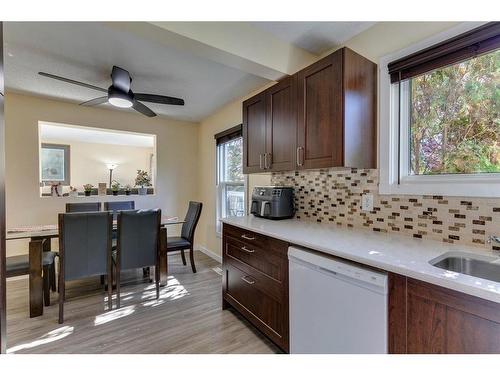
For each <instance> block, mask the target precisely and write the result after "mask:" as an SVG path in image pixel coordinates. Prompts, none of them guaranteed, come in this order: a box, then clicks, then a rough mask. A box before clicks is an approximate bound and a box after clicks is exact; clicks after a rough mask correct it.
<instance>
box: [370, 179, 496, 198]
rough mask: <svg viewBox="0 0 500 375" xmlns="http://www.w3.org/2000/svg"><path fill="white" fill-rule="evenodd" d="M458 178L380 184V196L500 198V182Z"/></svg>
mask: <svg viewBox="0 0 500 375" xmlns="http://www.w3.org/2000/svg"><path fill="white" fill-rule="evenodd" d="M457 178H458V177H456V178H452V179H450V180H448V181H447V182H445V181H439V182H437V181H427V182H425V181H418V182H417V181H411V182H410V181H403V182H402V183H401V184H399V185H398V184H384V183H380V185H379V193H380V194H382V195H383V194H396V195H397V194H399V195H443V196H451V197H485V198H500V181H498V180H494V181H492V182H488V183H485V182H483V181H481V182H457V180H456V179H457ZM462 181H463V180H462Z"/></svg>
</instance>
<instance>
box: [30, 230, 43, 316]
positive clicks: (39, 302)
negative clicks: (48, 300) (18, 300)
mask: <svg viewBox="0 0 500 375" xmlns="http://www.w3.org/2000/svg"><path fill="white" fill-rule="evenodd" d="M45 241H46V240H43V239H36V240H33V239H32V240H31V241H30V244H29V266H30V274H29V293H30V297H29V298H30V318H34V317H36V316H40V315H42V314H43V276H42V252H43V246H44V242H45Z"/></svg>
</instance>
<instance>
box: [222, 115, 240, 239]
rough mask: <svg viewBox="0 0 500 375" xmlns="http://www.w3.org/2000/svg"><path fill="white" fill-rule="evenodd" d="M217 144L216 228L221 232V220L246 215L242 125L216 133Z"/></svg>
mask: <svg viewBox="0 0 500 375" xmlns="http://www.w3.org/2000/svg"><path fill="white" fill-rule="evenodd" d="M215 139H216V144H217V198H216V200H217V217H216V230H217V233H218V234H220V233H221V230H222V225H221V222H220V220H221V219H223V218H226V217H234V216H244V215H245V207H246V204H245V202H246V198H245V192H246V183H245V176H244V175H243V137H242V131H241V125H238V126H235V127H234V128H231V129H228V130H226V131H224V132H221V133H219V134H216V135H215Z"/></svg>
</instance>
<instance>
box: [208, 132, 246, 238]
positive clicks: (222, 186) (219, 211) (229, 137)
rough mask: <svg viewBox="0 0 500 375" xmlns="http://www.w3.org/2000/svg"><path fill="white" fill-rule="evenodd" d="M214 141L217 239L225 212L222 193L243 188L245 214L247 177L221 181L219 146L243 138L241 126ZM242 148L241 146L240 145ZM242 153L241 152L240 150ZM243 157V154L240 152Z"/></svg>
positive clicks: (218, 135) (221, 134) (221, 163)
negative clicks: (235, 188)
mask: <svg viewBox="0 0 500 375" xmlns="http://www.w3.org/2000/svg"><path fill="white" fill-rule="evenodd" d="M214 138H215V139H216V145H215V163H216V165H215V173H216V175H215V185H216V189H215V190H216V209H215V232H216V235H217V236H218V237H221V236H222V225H221V219H222V218H224V217H225V216H223V213H224V212H225V206H224V205H225V202H226V199H223V197H224V196H225V195H224V191H225V190H226V189H227V187H228V186H243V210H244V212H243V215H246V213H247V193H248V190H247V189H248V176H247V175H243V181H242V182H233V181H222V180H221V176H220V174H221V172H222V171H223V170H224V166H223V162H224V160H222V158H221V155H220V150H221V149H220V148H219V146H221V145H223V144H225V143H228V142H231V141H233V140H235V139H238V138H243V134H242V125H237V126H235V127H233V128H230V129H227V130H225V131H223V132H220V133H218V134H216V135H215V136H214ZM242 147H243V144H242ZM242 151H243V150H242ZM242 156H243V152H242ZM241 162H242V167H243V157H242V160H241Z"/></svg>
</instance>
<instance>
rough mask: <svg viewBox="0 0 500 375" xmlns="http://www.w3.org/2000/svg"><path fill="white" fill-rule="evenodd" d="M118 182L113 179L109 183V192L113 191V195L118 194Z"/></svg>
mask: <svg viewBox="0 0 500 375" xmlns="http://www.w3.org/2000/svg"><path fill="white" fill-rule="evenodd" d="M120 186H121V185H120V183H119V182H118V181H116V180H113V182H112V183H111V192H112V193H113V195H118V191H119V190H120Z"/></svg>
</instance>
